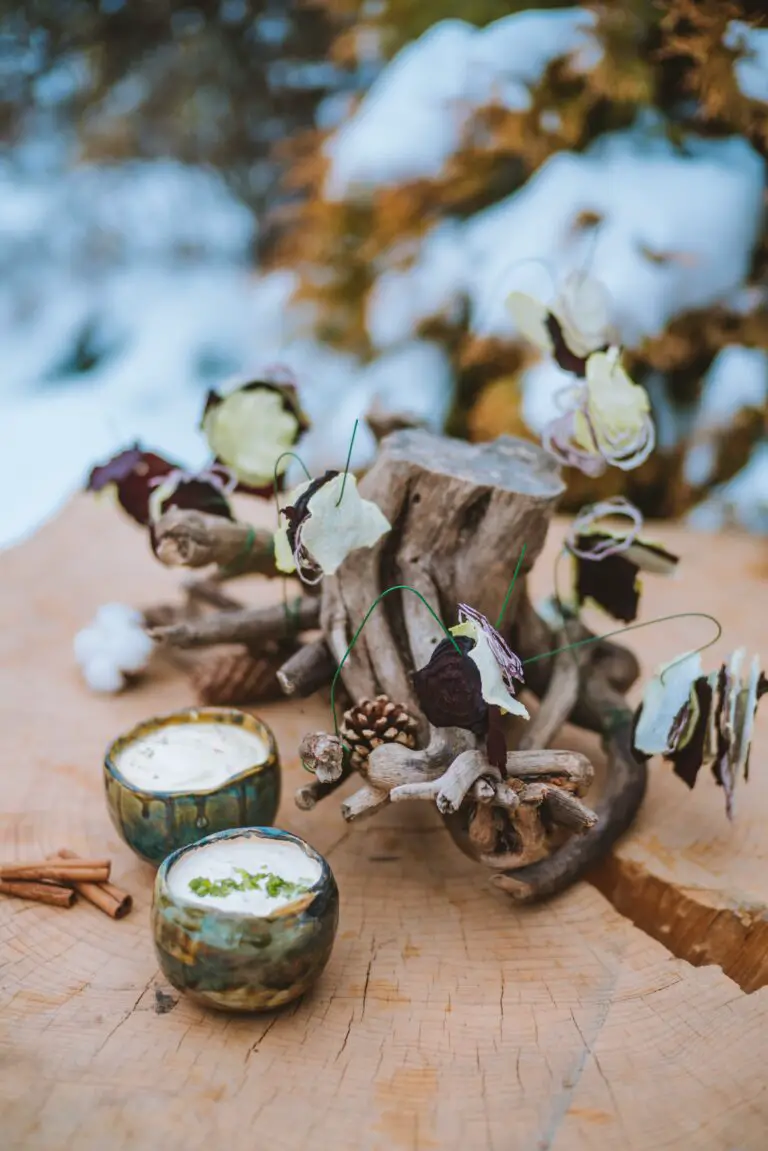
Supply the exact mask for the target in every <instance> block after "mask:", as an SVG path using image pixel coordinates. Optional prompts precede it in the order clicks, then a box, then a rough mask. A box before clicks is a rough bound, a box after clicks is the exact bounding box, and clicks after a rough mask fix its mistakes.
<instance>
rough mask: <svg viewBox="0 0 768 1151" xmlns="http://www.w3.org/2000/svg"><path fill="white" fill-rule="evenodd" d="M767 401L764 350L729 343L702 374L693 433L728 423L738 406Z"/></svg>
mask: <svg viewBox="0 0 768 1151" xmlns="http://www.w3.org/2000/svg"><path fill="white" fill-rule="evenodd" d="M767 401H768V353H766V352H764V351H762V350H761V349H760V348H742V347H740V346H739V345H737V344H732V345H730V346H729V347H727V348H723V349H722V350H721V351H720V352H718V354H717V356H716V357H715V359H714V360H713V362H712V366H711V367H710V369H709V371H708V372H707V374H706V376H705V377H704V381H703V386H702V390H701V397H700V399H699V403H698V407H697V409H696V421H695V423H694V429H693V430H694V432H697V431H699V430H702V431H703V430H705V429H708V428H710V427H713V426H718V425H719V426H723V425H726V426H727V425H728V424H729V423H730V422H731V420H732V419H733V417H734V416H736V415H737V414H738V412H739V411H741V409H742V408H746V407H752V408H760V407H762V406H763V404H765V403H766V402H767Z"/></svg>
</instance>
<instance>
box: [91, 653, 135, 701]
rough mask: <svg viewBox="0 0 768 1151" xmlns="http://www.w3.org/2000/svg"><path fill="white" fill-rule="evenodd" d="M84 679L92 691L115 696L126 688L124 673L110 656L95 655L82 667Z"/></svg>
mask: <svg viewBox="0 0 768 1151" xmlns="http://www.w3.org/2000/svg"><path fill="white" fill-rule="evenodd" d="M82 672H83V677H84V678H85V682H86V683H87V684H88V687H89V688H90V689H91V691H95V692H98V693H99V694H100V695H115V694H117V692H119V691H122V690H123V688H124V686H125V680H124V679H123V673H122V672H121V671H120V668H119V667H117V666H116V664H115V662H114V660H113V659H112V657H111V656H110V655H94V656H91V658H90V659H89V660H88V661H87V662H86V663H85V664H84V665H83V667H82Z"/></svg>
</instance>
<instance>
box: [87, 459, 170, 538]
mask: <svg viewBox="0 0 768 1151" xmlns="http://www.w3.org/2000/svg"><path fill="white" fill-rule="evenodd" d="M178 466H179V465H178V464H176V463H173V462H172V461H171V460H166V459H165V458H164V457H163V456H159V455H157V453H156V452H145V451H142V449H141V448H140V446H139V445H138V444H134V446H133V447H132V448H127V449H125V451H122V452H118V454H117V455H116V456H113V457H112V459H111V460H108V461H107V462H106V463H105V464H99V465H97V466H96V467H95V468H93V469H92V471H91V474H90V476H89V477H88V483H87V484H86V491H89V492H100V491H103V490H104V489H105V488H107V487H109V486H110V484H114V486H115V489H116V491H117V499H118V502H119V503H120V506H121V507H122V508H123V510H124V511H125V512H127V513H128V515H129V516H130V517H131V519H133V520H135V521H136V523H138V524H141V525H142V526H143V527H146V525H147V524H148V523H149V519H150V514H149V503H150V498H151V496H152V481H153V480H157V479H161V478H162V477H163V476H167V475H170V474H171V472H173V471H176V470H177V469H178Z"/></svg>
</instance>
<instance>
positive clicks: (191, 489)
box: [159, 477, 235, 520]
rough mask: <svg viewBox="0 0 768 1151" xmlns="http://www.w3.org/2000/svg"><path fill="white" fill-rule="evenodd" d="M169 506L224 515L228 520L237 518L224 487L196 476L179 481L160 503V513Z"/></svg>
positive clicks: (165, 510) (213, 514)
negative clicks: (223, 489)
mask: <svg viewBox="0 0 768 1151" xmlns="http://www.w3.org/2000/svg"><path fill="white" fill-rule="evenodd" d="M169 508H181V509H182V510H184V511H195V512H205V513H206V514H207V515H210V516H222V517H223V518H224V519H227V520H234V518H235V517H234V515H233V513H232V508H231V507H230V506H229V500H228V499H227V497H226V495H225V494H224V492H223V491H222V489H221V488H220V487H217V485H216V484H213V483H211V482H210V481H209V480H204V479H197V478H195V477H190V478H189V479H184V480H180V481H179V483H178V484H177V485H176V487H175V489H174V491H173V492H172V493H170V494H169V495H168V496H167V497H166V498H165V499H164V500H163V501H162V503H161V504H160V508H159V511H160V514H161V515H164V514H165V512H167V511H168V509H169Z"/></svg>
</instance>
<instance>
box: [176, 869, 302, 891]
mask: <svg viewBox="0 0 768 1151" xmlns="http://www.w3.org/2000/svg"><path fill="white" fill-rule="evenodd" d="M234 870H235V871H236V872H237V874H238V875H239V876H240V879H239V880H237V879H205V878H204V877H203V876H198V877H197V878H196V879H190V881H189V889H190V891H193V892H194V893H195V895H210V896H212V897H214V898H217V899H225V898H226V897H227V896H228V895H231V894H232V892H233V891H264V892H266V894H267V895H268V896H269V897H270V899H275V898H276V897H277V896H278V895H285V896H287V897H291V896H296V895H304V894H305V893H306V892H307V891H309V889H310V887H311V886H312V884H311V882H310V881H309V880H308V879H302V880H299V882H298V883H291V881H290V880H288V879H283V878H282V876H280V875H274V874H273V873H272V872H271V871H259V872H257V873H256V875H252V874H251V872H250V871H246V870H245V869H244V868H242V867H236V868H235V869H234Z"/></svg>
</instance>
